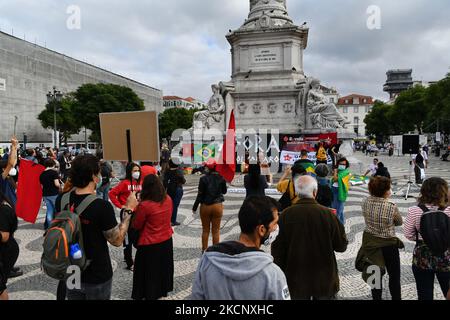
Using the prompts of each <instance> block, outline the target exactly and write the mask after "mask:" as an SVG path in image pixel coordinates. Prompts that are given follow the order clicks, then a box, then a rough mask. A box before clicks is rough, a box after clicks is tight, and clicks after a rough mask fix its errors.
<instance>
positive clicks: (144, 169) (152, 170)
mask: <svg viewBox="0 0 450 320" xmlns="http://www.w3.org/2000/svg"><path fill="white" fill-rule="evenodd" d="M149 175H155V176H157V175H159V173H158V169H156V167H155V165H154V164H153V163H152V162H141V181H142V183H144V180H145V178H147V176H149Z"/></svg>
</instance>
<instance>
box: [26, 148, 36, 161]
mask: <svg viewBox="0 0 450 320" xmlns="http://www.w3.org/2000/svg"><path fill="white" fill-rule="evenodd" d="M25 154H26V156H25V159H26V160H29V161H33V162H34V163H36V164H37V163H38V160H37V159H36V150H34V149H27V150H26V152H25Z"/></svg>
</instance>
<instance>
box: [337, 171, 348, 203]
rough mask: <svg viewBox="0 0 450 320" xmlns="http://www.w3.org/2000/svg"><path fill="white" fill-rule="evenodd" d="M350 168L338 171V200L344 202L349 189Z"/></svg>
mask: <svg viewBox="0 0 450 320" xmlns="http://www.w3.org/2000/svg"><path fill="white" fill-rule="evenodd" d="M350 178H351V174H350V170H348V169H345V170H343V171H339V172H338V179H339V197H338V199H339V201H340V202H345V201H347V197H348V192H349V190H350Z"/></svg>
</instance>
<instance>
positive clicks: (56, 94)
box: [47, 87, 63, 149]
mask: <svg viewBox="0 0 450 320" xmlns="http://www.w3.org/2000/svg"><path fill="white" fill-rule="evenodd" d="M62 98H63V94H62V93H61V91H57V90H56V87H53V92H51V91H50V92H49V93H47V102H48V103H49V104H50V103H53V139H54V148H55V149H56V148H57V142H56V140H57V130H56V105H57V103H59V102H61V101H62Z"/></svg>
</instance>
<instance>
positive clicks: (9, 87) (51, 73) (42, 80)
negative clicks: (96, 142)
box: [0, 32, 163, 144]
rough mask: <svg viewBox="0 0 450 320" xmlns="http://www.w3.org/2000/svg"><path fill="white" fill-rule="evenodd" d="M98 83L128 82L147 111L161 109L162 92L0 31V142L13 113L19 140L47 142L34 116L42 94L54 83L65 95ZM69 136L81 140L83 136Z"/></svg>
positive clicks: (42, 100) (49, 136) (10, 131)
mask: <svg viewBox="0 0 450 320" xmlns="http://www.w3.org/2000/svg"><path fill="white" fill-rule="evenodd" d="M3 82H4V84H5V85H4V86H3ZM100 82H102V83H112V84H117V85H123V86H127V87H129V88H131V89H133V90H134V91H135V92H136V93H137V94H138V95H139V97H140V98H141V99H142V100H144V104H145V108H146V110H149V111H157V112H162V108H163V93H162V91H161V90H158V89H155V88H152V87H149V86H147V85H144V84H141V83H138V82H136V81H133V80H130V79H127V78H125V77H122V76H120V75H117V74H114V73H111V72H108V71H106V70H103V69H100V68H97V67H95V66H92V65H89V64H86V63H84V62H81V61H78V60H75V59H72V58H70V57H67V56H65V55H62V54H60V53H57V52H54V51H51V50H48V49H46V48H43V47H40V46H37V45H35V44H32V43H29V42H26V41H24V40H21V39H18V38H16V37H13V36H10V35H8V34H5V33H3V32H0V143H2V144H3V143H5V142H7V141H8V140H9V139H10V137H11V135H12V134H13V132H14V116H17V117H18V121H17V131H16V132H17V136H18V138H19V139H20V140H22V139H23V134H24V133H27V135H28V141H29V142H51V141H52V132H51V130H44V129H43V128H42V127H41V124H40V121H39V120H37V116H38V115H39V113H40V112H41V111H42V110H43V109H44V108H45V105H46V103H47V101H46V100H47V98H46V94H47V92H48V91H51V90H52V88H53V86H56V87H57V90H59V91H62V92H63V93H67V92H71V91H75V90H76V89H77V88H78V87H80V86H81V85H83V84H86V83H100ZM73 138H74V139H73V140H75V141H84V134H82V135H80V136H79V137H73Z"/></svg>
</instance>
